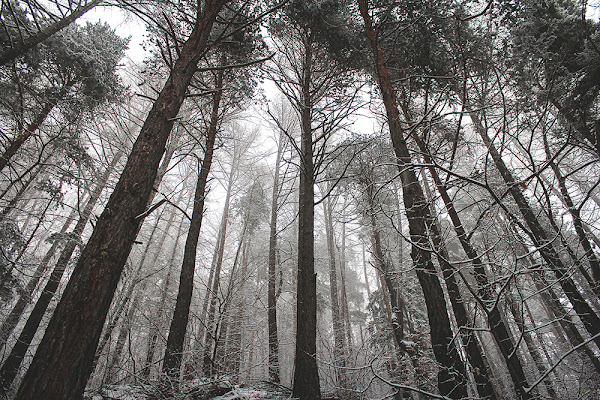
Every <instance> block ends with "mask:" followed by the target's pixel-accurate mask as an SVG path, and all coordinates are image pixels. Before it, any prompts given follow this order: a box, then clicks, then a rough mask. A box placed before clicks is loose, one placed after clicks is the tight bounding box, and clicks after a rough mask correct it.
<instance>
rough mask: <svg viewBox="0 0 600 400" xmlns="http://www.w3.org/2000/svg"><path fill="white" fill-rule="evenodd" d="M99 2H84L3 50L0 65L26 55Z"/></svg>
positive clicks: (0, 54)
mask: <svg viewBox="0 0 600 400" xmlns="http://www.w3.org/2000/svg"><path fill="white" fill-rule="evenodd" d="M101 2H102V0H93V1H90V2H89V3H87V2H84V4H83V5H81V6H79V7H77V8H76V9H75V10H73V11H72V12H71V13H69V14H67V15H66V16H63V17H62V18H60V19H59V20H58V21H56V22H54V23H53V24H50V25H48V26H46V27H44V28H42V29H40V30H39V31H38V32H37V33H36V34H34V35H31V36H30V37H28V38H26V39H24V40H22V41H21V42H20V43H18V44H17V45H14V46H12V47H10V48H7V49H4V50H3V51H2V52H1V53H0V65H4V64H8V63H9V62H11V61H12V60H14V59H16V58H18V57H20V56H22V55H24V54H25V53H27V51H29V50H31V49H32V48H34V47H35V46H37V45H38V44H40V43H42V42H43V41H45V40H46V39H48V38H49V37H50V36H52V35H54V34H55V33H56V32H58V31H60V30H62V29H63V28H66V27H67V26H69V25H70V24H72V23H73V22H75V20H76V19H77V18H79V17H81V16H82V15H83V14H85V13H86V12H88V11H89V10H90V9H92V8H93V7H95V6H97V5H98V4H100V3H101ZM80 3H81V2H80Z"/></svg>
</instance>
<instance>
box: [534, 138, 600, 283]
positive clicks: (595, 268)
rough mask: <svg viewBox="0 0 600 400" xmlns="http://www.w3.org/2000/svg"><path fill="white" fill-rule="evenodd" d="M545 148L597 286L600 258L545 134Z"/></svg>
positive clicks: (599, 279)
mask: <svg viewBox="0 0 600 400" xmlns="http://www.w3.org/2000/svg"><path fill="white" fill-rule="evenodd" d="M544 148H545V149H546V155H547V157H548V163H549V164H550V168H552V171H553V172H554V175H556V179H557V181H558V186H559V188H560V194H561V196H560V197H561V198H562V200H563V201H564V202H565V205H566V207H567V210H568V211H569V214H571V218H572V219H573V225H574V227H575V232H576V233H577V238H578V239H579V244H580V245H581V247H582V248H583V250H584V251H585V257H586V258H587V260H588V263H589V264H590V268H591V270H592V276H593V278H594V281H593V283H592V286H593V287H596V286H598V285H599V284H600V261H599V260H598V257H597V256H596V253H595V252H594V249H592V245H591V244H590V241H589V240H588V238H587V235H586V234H585V231H584V228H583V227H584V225H583V221H582V220H581V212H580V208H579V207H575V204H574V203H573V200H572V199H571V195H570V194H569V191H568V190H567V185H566V178H565V177H564V176H563V174H562V172H561V171H560V168H558V165H556V163H555V162H554V160H553V157H552V155H551V154H550V147H549V146H548V140H547V138H546V137H545V136H544Z"/></svg>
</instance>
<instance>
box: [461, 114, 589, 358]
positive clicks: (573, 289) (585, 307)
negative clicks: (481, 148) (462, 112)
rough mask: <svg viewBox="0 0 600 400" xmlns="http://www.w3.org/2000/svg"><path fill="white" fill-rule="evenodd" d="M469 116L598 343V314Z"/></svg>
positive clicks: (477, 122) (538, 244)
mask: <svg viewBox="0 0 600 400" xmlns="http://www.w3.org/2000/svg"><path fill="white" fill-rule="evenodd" d="M470 116H471V120H472V121H473V124H474V126H475V130H476V131H477V132H478V133H479V135H480V136H481V138H482V140H483V142H484V144H485V145H486V147H487V148H488V149H489V154H490V155H491V156H492V160H493V161H494V164H495V165H496V168H497V169H498V171H499V172H500V175H501V176H502V178H503V179H504V182H505V184H506V185H507V186H508V190H509V192H510V194H511V196H512V197H513V199H514V200H515V202H516V203H517V206H518V208H519V211H520V212H521V214H522V216H523V219H524V220H525V224H526V225H527V227H528V228H529V232H528V233H529V234H530V236H531V239H532V240H533V242H534V245H535V246H536V248H537V249H538V251H539V253H540V255H541V256H542V258H543V259H544V261H546V263H548V266H549V267H550V269H551V270H552V272H553V273H554V275H555V276H556V279H557V281H558V283H559V285H560V287H561V288H562V290H563V291H564V293H565V295H566V296H567V298H568V299H569V301H570V302H571V304H572V305H573V308H574V310H575V312H576V313H577V315H578V316H579V318H580V319H581V321H582V322H583V325H584V326H585V328H586V330H587V331H588V332H589V333H590V335H592V336H594V337H595V340H594V341H595V342H596V344H597V345H599V346H600V335H598V334H599V333H600V318H599V317H598V314H596V312H595V311H594V310H593V309H592V307H591V306H590V305H589V304H588V303H587V302H586V301H585V299H584V298H583V296H582V294H581V293H580V292H579V290H578V288H577V286H576V284H575V282H574V281H573V279H572V278H571V277H570V276H569V270H568V269H567V267H566V266H565V265H564V263H563V262H562V260H561V259H560V256H559V255H558V253H557V252H556V250H555V248H554V245H553V243H552V240H551V239H550V238H549V237H548V234H547V233H546V231H545V230H544V228H543V227H542V225H541V224H540V222H539V221H538V219H537V216H536V214H535V213H534V212H533V210H532V208H531V207H530V205H529V203H528V202H527V200H526V199H525V196H524V195H523V192H522V191H521V188H520V185H519V184H518V183H517V181H516V180H515V178H514V177H513V175H512V173H511V172H510V171H509V169H508V168H507V167H506V164H504V161H503V160H502V158H501V156H500V153H499V152H498V150H497V149H496V146H495V145H494V143H493V142H492V140H491V139H490V137H489V136H488V134H487V131H486V129H485V128H484V126H483V125H482V123H481V120H480V119H479V118H478V116H477V115H475V113H473V112H471V113H470Z"/></svg>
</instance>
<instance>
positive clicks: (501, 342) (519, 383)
mask: <svg viewBox="0 0 600 400" xmlns="http://www.w3.org/2000/svg"><path fill="white" fill-rule="evenodd" d="M413 137H414V139H415V142H416V143H417V146H418V147H419V150H421V153H422V155H423V158H424V160H425V163H426V164H427V165H428V170H429V172H430V174H431V177H432V178H433V182H434V184H435V185H436V188H437V190H438V193H439V194H440V197H441V198H442V200H443V201H444V206H445V207H446V211H447V212H448V215H449V216H450V220H451V221H452V225H453V226H454V231H455V232H456V236H457V237H458V240H459V242H460V244H461V246H462V248H463V250H464V252H465V254H466V255H467V257H468V259H469V260H470V262H471V264H472V265H473V272H474V276H475V281H476V282H477V292H478V295H479V300H480V305H481V306H482V308H483V311H484V313H485V315H486V318H487V322H488V325H489V326H490V331H491V333H492V336H493V337H494V340H495V341H496V344H497V345H498V347H499V348H500V352H501V353H502V357H503V358H504V361H505V362H506V365H507V367H508V371H509V374H510V377H511V380H512V382H513V384H514V385H515V389H516V391H517V394H518V395H519V396H521V397H523V398H529V397H530V394H528V393H526V392H525V388H528V387H529V383H528V382H527V378H526V376H525V371H524V370H523V366H522V363H521V361H520V360H519V358H518V356H517V353H516V349H515V344H514V340H513V338H512V334H511V332H510V328H509V327H508V326H507V325H506V323H505V322H504V320H503V319H502V314H501V312H500V309H499V303H498V301H497V299H496V296H495V294H494V293H493V292H492V287H491V285H490V282H489V279H488V277H487V272H486V270H485V266H484V264H483V261H482V259H481V257H480V255H479V254H478V252H477V250H476V249H475V247H474V246H473V245H472V243H471V239H470V236H469V235H467V232H466V231H465V228H464V225H463V224H462V221H461V220H460V217H459V215H458V212H457V211H456V209H455V208H454V203H453V202H452V199H451V198H450V196H449V194H448V192H447V190H446V186H445V184H444V183H443V182H442V180H441V179H440V176H439V175H438V173H437V170H436V169H435V167H434V166H433V160H432V159H431V156H430V155H429V152H428V150H427V148H426V146H425V143H423V141H422V139H421V138H420V137H419V136H418V135H417V134H416V133H415V134H413ZM426 185H427V183H426ZM432 228H433V230H435V232H433V236H434V238H436V239H438V240H437V241H438V242H440V243H441V240H439V238H441V236H440V235H441V232H439V228H438V227H437V222H434V224H433V225H432ZM448 259H449V258H448V257H447V255H446V256H443V257H442V258H441V259H440V265H441V266H442V268H443V269H447V270H448V272H447V273H445V276H446V277H447V278H449V280H454V275H455V274H456V270H455V268H454V267H453V266H452V265H450V264H449V263H447V262H446V261H444V260H448ZM447 281H448V279H447ZM452 285H453V284H452V283H451V284H450V286H452ZM449 291H450V288H449ZM452 292H454V290H452ZM455 308H456V307H455ZM458 308H460V306H458ZM458 314H459V316H457V320H458V319H459V318H460V319H462V310H459V312H458ZM467 329H469V328H467ZM467 340H468V339H467ZM473 350H474V348H473ZM473 355H474V357H473V358H472V360H471V361H474V362H477V363H478V364H479V363H482V358H481V356H480V355H477V354H471V356H473ZM480 367H483V364H482V365H477V366H476V368H480ZM487 373H488V371H487V370H486V369H484V370H482V375H480V374H476V375H475V379H476V380H477V379H480V380H481V381H482V382H481V386H480V383H479V382H478V389H482V390H483V391H484V393H483V394H482V393H480V395H482V396H490V395H492V391H491V390H492V387H491V384H490V382H489V377H487V376H486V375H487ZM486 381H487V382H486Z"/></svg>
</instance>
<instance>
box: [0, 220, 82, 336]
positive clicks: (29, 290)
mask: <svg viewBox="0 0 600 400" xmlns="http://www.w3.org/2000/svg"><path fill="white" fill-rule="evenodd" d="M77 212H78V210H77V208H73V210H71V213H70V214H69V216H68V217H67V220H66V221H65V223H64V224H63V226H62V228H61V230H60V235H64V234H65V233H66V232H67V230H68V229H69V227H70V226H71V224H72V223H73V221H74V220H75V217H76V216H77ZM61 244H62V241H61V240H55V241H54V243H52V246H50V249H48V251H47V252H46V254H45V255H44V258H42V260H41V261H40V264H39V265H38V267H37V269H36V270H35V272H34V274H33V276H32V277H31V279H30V280H29V282H27V286H25V289H24V290H23V292H22V293H21V296H20V297H19V300H17V303H16V304H15V305H14V307H13V308H12V310H11V311H10V313H9V314H8V316H7V317H6V318H5V319H4V321H3V322H2V326H1V327H0V348H3V347H4V345H5V344H6V340H7V339H8V337H9V335H10V334H11V332H12V331H13V330H14V329H15V326H17V323H18V322H19V320H20V319H21V316H22V315H23V311H25V308H26V307H27V305H28V304H30V302H31V300H32V295H33V292H34V291H35V288H37V286H38V283H39V281H40V279H42V276H43V275H44V272H45V271H46V268H47V267H48V264H49V263H50V261H51V260H52V259H53V258H54V256H55V254H56V252H57V251H58V249H59V248H60V245H61Z"/></svg>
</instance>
